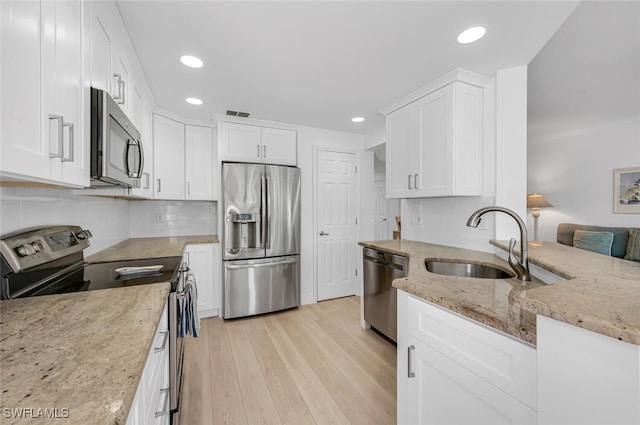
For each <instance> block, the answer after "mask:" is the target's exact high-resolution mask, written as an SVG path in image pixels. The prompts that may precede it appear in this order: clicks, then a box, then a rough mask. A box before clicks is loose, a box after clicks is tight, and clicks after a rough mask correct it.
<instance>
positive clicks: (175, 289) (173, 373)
mask: <svg viewBox="0 0 640 425" xmlns="http://www.w3.org/2000/svg"><path fill="white" fill-rule="evenodd" d="M189 273H190V270H189V265H188V264H187V263H181V266H180V270H179V272H178V277H177V279H176V280H175V284H173V285H172V286H171V293H170V294H169V387H170V388H171V389H170V398H171V424H172V425H178V424H179V423H180V401H181V399H182V397H181V396H182V384H183V382H184V350H185V341H184V337H183V336H181V335H180V333H181V332H180V329H181V328H182V321H183V320H184V319H185V318H183V316H182V314H181V300H183V299H184V298H185V297H186V295H187V294H188V293H189V292H190V291H192V290H193V287H192V286H191V283H187V277H188V275H189Z"/></svg>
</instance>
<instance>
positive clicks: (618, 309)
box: [491, 241, 640, 345]
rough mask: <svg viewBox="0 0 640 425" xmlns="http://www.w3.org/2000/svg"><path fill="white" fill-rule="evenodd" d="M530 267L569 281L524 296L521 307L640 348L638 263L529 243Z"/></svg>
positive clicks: (505, 244) (500, 243) (552, 244)
mask: <svg viewBox="0 0 640 425" xmlns="http://www.w3.org/2000/svg"><path fill="white" fill-rule="evenodd" d="M491 243H492V244H493V245H495V246H497V247H499V248H501V249H504V250H508V242H506V241H491ZM518 252H519V251H518ZM529 262H530V263H533V264H535V265H537V266H539V267H542V268H544V269H547V270H549V271H551V272H553V273H556V274H558V275H560V276H563V277H565V278H566V279H567V280H566V281H564V282H560V283H556V284H554V285H545V286H544V287H542V288H539V289H536V290H526V291H523V292H522V293H521V294H520V296H519V297H518V303H519V304H520V305H521V306H522V308H524V309H526V310H527V311H531V312H532V313H535V314H540V315H542V316H546V317H550V318H552V319H555V320H559V321H561V322H565V323H569V324H571V325H574V326H578V327H581V328H584V329H588V330H590V331H593V332H597V333H600V334H603V335H606V336H609V337H612V338H615V339H618V340H620V341H625V342H629V343H631V344H635V345H640V263H638V262H635V261H629V260H623V259H620V258H616V257H610V256H607V255H602V254H596V253H594V252H590V251H585V250H582V249H578V248H573V247H570V246H567V245H562V244H558V243H555V242H530V243H529Z"/></svg>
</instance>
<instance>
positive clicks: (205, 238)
mask: <svg viewBox="0 0 640 425" xmlns="http://www.w3.org/2000/svg"><path fill="white" fill-rule="evenodd" d="M218 242H219V240H218V235H198V236H167V237H155V238H131V239H126V240H124V241H122V242H120V243H118V244H116V245H113V246H111V247H109V248H106V249H103V250H102V251H99V252H96V253H95V254H91V255H89V256H87V257H86V258H85V261H87V262H89V263H101V262H105V261H124V260H140V259H143V258H160V257H180V256H182V252H183V251H184V247H185V245H188V244H197V243H218Z"/></svg>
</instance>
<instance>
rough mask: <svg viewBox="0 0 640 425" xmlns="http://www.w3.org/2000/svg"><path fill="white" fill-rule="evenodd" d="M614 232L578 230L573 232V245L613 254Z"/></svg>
mask: <svg viewBox="0 0 640 425" xmlns="http://www.w3.org/2000/svg"><path fill="white" fill-rule="evenodd" d="M612 244H613V233H611V232H592V231H589V230H576V231H575V232H574V233H573V246H575V247H576V248H580V249H586V250H588V251H593V252H597V253H599V254H604V255H611V245H612Z"/></svg>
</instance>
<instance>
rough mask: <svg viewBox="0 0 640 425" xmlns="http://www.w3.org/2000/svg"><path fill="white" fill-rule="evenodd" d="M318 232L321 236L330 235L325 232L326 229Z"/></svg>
mask: <svg viewBox="0 0 640 425" xmlns="http://www.w3.org/2000/svg"><path fill="white" fill-rule="evenodd" d="M318 234H319V235H320V236H329V234H328V233H325V232H324V230H323V231H321V232H320V233H318Z"/></svg>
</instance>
